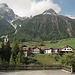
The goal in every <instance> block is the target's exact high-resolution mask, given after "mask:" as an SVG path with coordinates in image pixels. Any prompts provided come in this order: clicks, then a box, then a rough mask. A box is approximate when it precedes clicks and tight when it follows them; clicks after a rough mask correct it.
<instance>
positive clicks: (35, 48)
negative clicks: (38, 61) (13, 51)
mask: <svg viewBox="0 0 75 75" xmlns="http://www.w3.org/2000/svg"><path fill="white" fill-rule="evenodd" d="M31 52H32V53H33V54H39V53H40V48H39V47H37V46H34V47H33V48H32V50H31Z"/></svg>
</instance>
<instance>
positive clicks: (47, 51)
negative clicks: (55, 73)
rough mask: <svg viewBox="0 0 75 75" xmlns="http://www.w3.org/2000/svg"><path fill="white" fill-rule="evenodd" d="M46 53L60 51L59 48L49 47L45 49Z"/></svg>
mask: <svg viewBox="0 0 75 75" xmlns="http://www.w3.org/2000/svg"><path fill="white" fill-rule="evenodd" d="M44 53H45V54H55V53H56V54H58V53H59V50H58V49H56V48H49V49H45V51H44Z"/></svg>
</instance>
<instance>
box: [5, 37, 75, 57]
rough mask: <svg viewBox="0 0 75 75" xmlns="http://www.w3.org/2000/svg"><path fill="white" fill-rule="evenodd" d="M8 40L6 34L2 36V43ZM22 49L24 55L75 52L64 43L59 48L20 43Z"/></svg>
mask: <svg viewBox="0 0 75 75" xmlns="http://www.w3.org/2000/svg"><path fill="white" fill-rule="evenodd" d="M8 41H9V39H8V36H6V37H5V38H4V44H5V45H6V43H7V42H8ZM21 48H22V50H23V53H24V56H25V57H27V56H29V55H31V54H60V55H62V54H64V53H69V52H72V53H75V50H73V48H72V47H71V46H68V45H65V46H62V47H60V48H48V49H47V48H45V47H44V46H33V47H32V48H30V47H28V46H27V45H22V47H21Z"/></svg>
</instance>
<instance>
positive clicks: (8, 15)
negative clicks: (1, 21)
mask: <svg viewBox="0 0 75 75" xmlns="http://www.w3.org/2000/svg"><path fill="white" fill-rule="evenodd" d="M0 15H1V16H3V17H4V18H5V19H6V20H13V19H15V17H16V15H15V14H14V11H13V10H12V9H10V8H9V6H8V5H7V4H5V3H2V4H0Z"/></svg>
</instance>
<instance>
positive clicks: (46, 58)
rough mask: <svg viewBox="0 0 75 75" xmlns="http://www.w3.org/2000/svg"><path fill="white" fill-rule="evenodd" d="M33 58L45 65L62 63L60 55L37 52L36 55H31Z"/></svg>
mask: <svg viewBox="0 0 75 75" xmlns="http://www.w3.org/2000/svg"><path fill="white" fill-rule="evenodd" d="M29 58H31V59H35V60H37V61H38V62H39V63H41V64H43V65H59V64H60V61H59V59H60V56H59V55H56V54H54V55H52V54H49V55H48V54H35V55H34V56H29Z"/></svg>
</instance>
